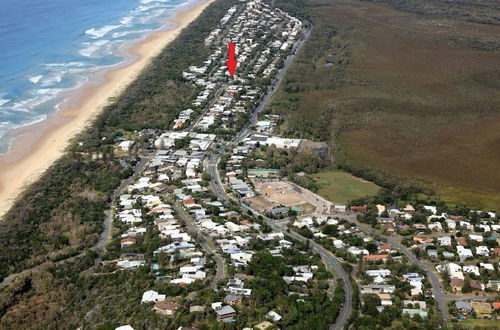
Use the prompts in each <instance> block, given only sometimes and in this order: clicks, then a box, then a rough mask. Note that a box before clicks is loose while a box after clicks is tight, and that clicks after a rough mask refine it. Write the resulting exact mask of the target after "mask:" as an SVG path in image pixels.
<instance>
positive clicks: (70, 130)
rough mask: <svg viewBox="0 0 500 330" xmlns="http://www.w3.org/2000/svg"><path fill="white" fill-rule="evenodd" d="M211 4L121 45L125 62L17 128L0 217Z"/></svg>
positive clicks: (205, 1) (0, 159) (5, 163)
mask: <svg viewBox="0 0 500 330" xmlns="http://www.w3.org/2000/svg"><path fill="white" fill-rule="evenodd" d="M213 1H214V0H202V1H197V2H195V3H193V4H188V5H187V6H188V7H187V8H186V9H181V10H180V11H179V12H178V13H176V14H175V15H174V16H173V17H172V18H169V19H168V21H166V22H165V26H166V27H170V26H171V24H173V25H174V27H173V28H171V29H166V28H161V29H159V30H156V31H153V32H151V33H150V34H148V35H146V37H144V38H141V39H139V40H137V41H134V42H131V43H130V44H127V45H126V47H124V49H123V51H124V54H123V55H124V57H125V60H124V61H123V62H122V63H120V64H118V65H117V66H116V67H112V68H103V69H101V70H98V71H97V72H96V73H95V74H93V75H92V76H91V77H90V79H89V80H88V82H86V83H85V84H83V85H82V86H81V87H79V88H77V89H75V90H72V91H68V92H63V93H67V94H68V98H67V99H66V100H65V101H63V103H62V104H61V107H60V109H59V110H57V111H56V112H54V113H53V114H51V115H49V116H48V117H47V119H45V120H43V121H41V122H39V123H35V124H32V125H28V126H24V127H21V128H18V129H17V133H18V134H19V136H18V137H17V138H16V139H15V140H14V141H13V143H12V145H11V147H10V149H9V151H8V152H7V153H5V154H0V217H2V216H3V215H4V214H5V213H6V212H7V211H8V210H9V209H10V207H11V206H12V204H13V203H14V201H15V200H16V198H17V197H18V196H19V195H20V193H21V192H22V191H23V190H24V189H25V188H26V187H27V186H28V185H29V184H31V183H33V182H35V181H36V180H37V179H38V178H39V177H40V176H41V175H42V174H43V173H44V172H45V170H47V168H49V167H50V166H51V165H52V164H53V163H54V162H55V161H56V160H57V159H59V158H60V157H61V156H62V155H63V153H64V150H65V148H66V147H67V146H68V143H69V141H70V139H71V138H73V137H75V136H76V135H77V134H78V133H80V132H81V131H82V130H84V129H85V128H86V127H87V126H88V125H89V124H90V123H91V122H92V121H93V119H95V117H96V116H97V115H98V114H100V113H101V111H102V110H103V108H104V107H105V106H106V105H108V104H109V103H110V98H112V97H116V96H118V95H119V94H120V93H121V92H123V91H124V89H125V88H126V87H127V86H128V85H129V84H130V83H131V82H132V81H134V80H135V79H136V78H137V76H138V75H139V74H140V73H141V71H142V70H143V69H144V68H145V67H146V66H147V65H148V64H149V63H150V60H151V59H152V58H154V57H155V56H157V55H159V54H160V53H161V51H162V50H163V49H164V48H165V47H166V46H167V45H168V44H169V43H170V42H171V41H173V40H174V39H175V38H176V37H177V36H178V35H179V33H180V32H181V31H182V30H183V29H184V28H185V27H186V26H187V25H189V24H190V23H191V22H192V21H194V20H195V19H196V18H197V17H198V16H199V15H200V14H201V13H202V12H203V10H204V9H205V8H206V7H207V6H208V5H209V4H210V3H212V2H213Z"/></svg>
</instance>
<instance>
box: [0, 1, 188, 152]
mask: <svg viewBox="0 0 500 330" xmlns="http://www.w3.org/2000/svg"><path fill="white" fill-rule="evenodd" d="M188 1H189V0H43V1H40V0H1V7H2V13H1V14H0V153H5V152H6V151H8V149H9V146H10V144H11V143H12V141H13V139H14V138H15V134H14V133H13V131H12V130H13V129H14V128H18V127H22V126H25V125H29V124H32V123H36V122H39V121H41V120H44V119H46V118H47V115H49V114H50V113H52V112H54V111H57V108H58V107H57V106H58V104H60V103H61V102H62V101H63V99H62V96H61V95H60V92H62V91H68V90H72V89H76V88H78V87H79V86H81V85H82V84H84V83H85V82H86V81H88V80H89V78H90V77H91V76H92V74H93V73H95V71H96V70H99V69H101V68H103V67H112V66H115V65H119V64H120V63H122V62H123V61H124V57H123V55H122V54H123V52H120V51H119V50H120V47H121V46H123V45H126V44H127V43H129V42H131V41H133V40H137V39H140V38H142V37H144V36H145V35H147V34H148V33H150V32H152V31H154V30H156V29H159V28H162V27H163V26H164V25H165V23H166V22H167V21H168V18H169V17H172V16H173V15H175V13H176V12H178V11H179V10H180V9H181V7H182V6H184V5H186V4H187V3H188Z"/></svg>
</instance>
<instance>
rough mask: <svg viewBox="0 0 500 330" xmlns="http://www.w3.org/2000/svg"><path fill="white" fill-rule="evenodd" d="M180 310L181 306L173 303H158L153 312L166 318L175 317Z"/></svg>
mask: <svg viewBox="0 0 500 330" xmlns="http://www.w3.org/2000/svg"><path fill="white" fill-rule="evenodd" d="M177 308H179V304H177V303H175V302H171V301H157V302H156V304H155V306H154V307H153V310H154V311H156V312H157V313H160V314H162V315H166V316H172V315H174V312H175V311H176V310H177Z"/></svg>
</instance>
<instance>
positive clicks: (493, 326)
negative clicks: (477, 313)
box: [458, 319, 500, 329]
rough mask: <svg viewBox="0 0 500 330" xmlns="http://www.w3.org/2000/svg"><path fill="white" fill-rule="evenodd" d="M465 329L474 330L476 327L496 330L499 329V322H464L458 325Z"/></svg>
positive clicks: (478, 320) (479, 320)
mask: <svg viewBox="0 0 500 330" xmlns="http://www.w3.org/2000/svg"><path fill="white" fill-rule="evenodd" d="M458 324H459V325H460V326H462V327H463V328H465V329H474V327H476V326H480V327H488V328H490V329H498V328H500V320H481V319H477V320H466V321H462V322H460V323H458Z"/></svg>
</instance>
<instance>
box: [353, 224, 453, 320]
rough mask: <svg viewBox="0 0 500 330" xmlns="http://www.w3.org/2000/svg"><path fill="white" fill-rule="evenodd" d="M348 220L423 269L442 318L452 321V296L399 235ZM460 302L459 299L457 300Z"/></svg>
mask: <svg viewBox="0 0 500 330" xmlns="http://www.w3.org/2000/svg"><path fill="white" fill-rule="evenodd" d="M346 218H347V220H349V221H350V222H352V223H354V224H356V226H357V227H358V228H359V229H360V230H362V231H363V232H365V233H367V234H370V235H372V236H378V237H380V238H382V239H384V240H386V241H387V243H389V244H391V245H392V246H394V247H395V248H397V249H399V250H400V251H401V252H403V253H404V254H405V255H406V256H407V257H408V259H410V260H411V261H412V262H413V263H414V264H415V265H417V266H418V267H419V268H420V269H422V270H423V271H424V272H425V273H426V274H427V277H428V278H429V280H430V282H431V285H432V290H433V292H434V299H435V300H436V302H437V304H438V308H439V312H440V314H441V318H442V319H443V321H444V322H445V323H447V322H448V321H449V320H450V315H449V313H448V306H447V300H451V299H449V298H451V296H447V295H445V294H444V293H443V289H442V287H441V283H440V281H439V278H438V277H437V276H436V274H435V273H434V272H433V271H432V270H431V269H430V268H429V266H428V265H426V264H425V263H423V262H422V261H421V260H420V259H418V258H417V256H416V255H415V254H414V253H413V252H412V251H411V250H410V249H408V248H407V247H406V246H404V245H403V244H401V241H400V238H399V235H398V236H387V235H384V234H381V233H380V232H378V231H377V230H375V229H373V228H372V227H371V226H370V225H367V224H364V223H361V222H359V221H358V220H357V219H356V215H355V214H350V215H348V216H347V217H346ZM457 300H458V299H457Z"/></svg>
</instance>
